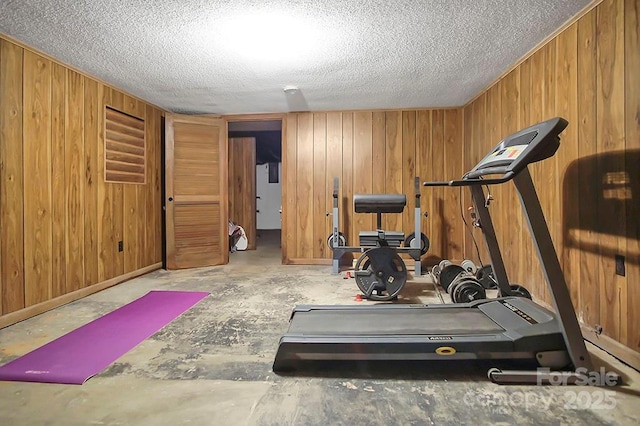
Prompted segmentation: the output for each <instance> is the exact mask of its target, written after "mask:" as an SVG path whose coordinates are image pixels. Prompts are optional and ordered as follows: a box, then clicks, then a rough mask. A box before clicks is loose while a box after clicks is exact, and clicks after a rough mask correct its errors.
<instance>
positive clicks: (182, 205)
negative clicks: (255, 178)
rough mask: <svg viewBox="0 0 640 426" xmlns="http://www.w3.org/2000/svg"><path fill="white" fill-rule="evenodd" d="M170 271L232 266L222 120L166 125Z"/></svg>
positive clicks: (187, 119)
mask: <svg viewBox="0 0 640 426" xmlns="http://www.w3.org/2000/svg"><path fill="white" fill-rule="evenodd" d="M165 130H166V135H165V140H166V161H165V171H166V174H165V176H166V177H165V179H166V182H165V185H166V199H165V204H166V210H167V211H166V216H167V222H166V223H167V225H166V228H167V229H166V231H167V269H182V268H195V267H201V266H209V265H220V264H224V263H227V262H228V261H229V232H228V229H229V228H228V219H227V217H228V216H227V213H228V212H227V208H228V201H227V198H228V197H227V167H228V163H227V136H226V126H225V124H224V121H223V120H222V119H221V118H211V117H200V116H188V115H176V114H168V115H167V117H166V121H165Z"/></svg>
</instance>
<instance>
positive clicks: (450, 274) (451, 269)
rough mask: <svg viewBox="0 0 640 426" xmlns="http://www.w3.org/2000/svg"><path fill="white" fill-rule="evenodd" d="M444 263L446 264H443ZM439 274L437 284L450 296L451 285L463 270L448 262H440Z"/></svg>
mask: <svg viewBox="0 0 640 426" xmlns="http://www.w3.org/2000/svg"><path fill="white" fill-rule="evenodd" d="M445 262H446V263H445ZM438 266H439V267H440V274H439V275H438V284H439V285H440V287H442V288H443V289H444V291H446V292H447V293H449V294H451V283H453V281H455V279H456V278H457V277H458V275H460V274H462V273H464V269H463V268H462V266H460V265H454V264H453V263H451V262H449V261H448V260H444V261H442V262H440V264H439V265H438Z"/></svg>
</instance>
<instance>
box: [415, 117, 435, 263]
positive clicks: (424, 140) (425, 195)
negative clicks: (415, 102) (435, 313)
mask: <svg viewBox="0 0 640 426" xmlns="http://www.w3.org/2000/svg"><path fill="white" fill-rule="evenodd" d="M416 174H417V175H418V176H420V185H421V186H420V194H421V198H420V205H421V207H422V213H423V215H422V218H421V221H422V222H421V223H420V225H421V228H422V229H423V231H422V232H424V234H425V235H426V236H427V238H429V239H430V240H431V238H432V236H431V235H432V232H431V212H430V211H429V208H430V207H429V198H430V197H431V189H430V188H424V187H422V182H426V181H432V180H434V176H433V175H432V169H431V111H425V110H422V111H418V112H417V113H416ZM424 213H427V214H428V217H425V216H424ZM431 254H432V253H431V252H429V253H428V256H431Z"/></svg>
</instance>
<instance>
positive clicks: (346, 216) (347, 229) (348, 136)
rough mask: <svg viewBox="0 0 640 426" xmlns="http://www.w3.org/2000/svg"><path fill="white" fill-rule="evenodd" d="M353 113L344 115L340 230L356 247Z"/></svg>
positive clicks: (349, 242)
mask: <svg viewBox="0 0 640 426" xmlns="http://www.w3.org/2000/svg"><path fill="white" fill-rule="evenodd" d="M353 156H354V152H353V113H352V112H344V113H342V183H341V189H340V197H341V198H340V204H339V206H340V209H339V211H340V229H341V230H342V232H343V233H344V235H345V237H346V238H347V244H349V245H356V244H358V243H357V240H356V234H355V227H354V224H353V222H352V220H351V217H352V214H353V201H352V200H353V176H354V172H353V164H354V159H353Z"/></svg>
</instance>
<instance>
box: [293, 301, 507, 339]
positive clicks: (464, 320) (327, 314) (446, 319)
mask: <svg viewBox="0 0 640 426" xmlns="http://www.w3.org/2000/svg"><path fill="white" fill-rule="evenodd" d="M503 331H504V329H503V328H502V327H500V326H498V325H497V324H496V323H495V322H493V321H492V320H491V319H490V318H488V317H487V316H486V315H485V314H483V313H482V312H480V311H479V310H478V309H465V308H454V309H448V310H446V311H443V310H439V309H438V310H429V309H420V308H407V309H389V310H384V309H380V310H375V311H374V310H359V309H357V308H354V309H339V310H335V311H327V310H321V311H314V310H311V311H307V312H296V313H295V315H294V316H293V319H292V320H291V323H290V325H289V331H288V333H287V334H288V335H314V336H325V335H327V336H328V335H340V336H348V335H359V336H373V335H377V336H379V335H395V336H398V335H415V334H429V335H434V334H447V335H452V334H469V333H472V334H481V333H495V332H498V333H499V332H503Z"/></svg>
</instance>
